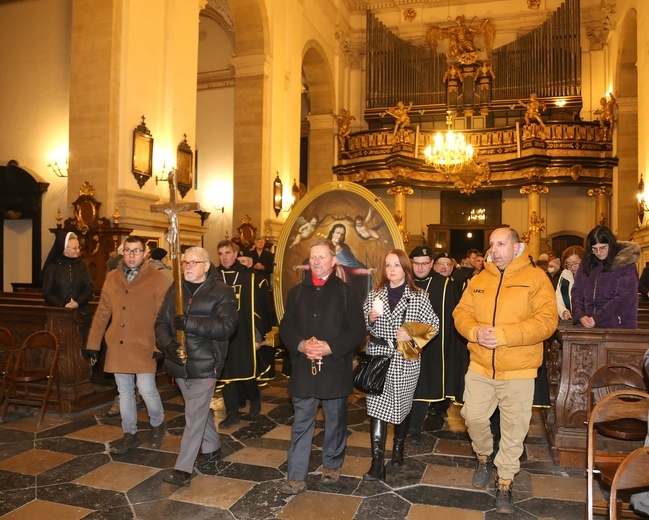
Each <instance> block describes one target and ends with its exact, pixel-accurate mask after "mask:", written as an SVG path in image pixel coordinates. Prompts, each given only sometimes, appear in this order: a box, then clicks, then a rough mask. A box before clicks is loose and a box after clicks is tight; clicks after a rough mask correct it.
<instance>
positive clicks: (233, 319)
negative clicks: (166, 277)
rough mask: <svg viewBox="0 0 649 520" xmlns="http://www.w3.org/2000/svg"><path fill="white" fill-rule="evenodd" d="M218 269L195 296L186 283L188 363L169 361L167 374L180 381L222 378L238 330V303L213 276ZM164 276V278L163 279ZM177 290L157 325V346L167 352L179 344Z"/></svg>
mask: <svg viewBox="0 0 649 520" xmlns="http://www.w3.org/2000/svg"><path fill="white" fill-rule="evenodd" d="M213 272H214V267H211V268H210V270H209V271H208V272H207V278H206V279H205V281H204V282H203V283H202V284H201V286H200V287H198V289H196V292H194V294H191V292H190V290H189V285H188V284H187V282H186V281H185V280H184V279H183V305H184V312H185V314H186V315H187V324H186V325H185V345H186V347H187V362H186V363H184V364H183V365H181V364H179V363H176V362H174V360H172V359H170V358H169V357H167V358H166V359H165V363H166V366H167V374H169V375H170V376H171V377H177V378H180V379H207V378H210V377H214V378H216V377H218V376H219V374H220V373H221V370H223V365H224V364H225V356H226V354H227V351H228V338H230V336H232V335H233V334H234V331H235V330H236V328H237V300H236V298H235V295H234V292H233V291H232V288H231V287H228V286H227V285H225V284H224V283H223V282H221V281H219V280H218V279H217V278H216V276H214V275H213ZM161 276H162V275H161ZM174 316H176V287H175V285H172V286H171V287H170V288H169V290H168V291H167V294H166V295H165V299H164V303H163V304H162V307H161V308H160V312H159V313H158V317H157V319H156V321H155V335H156V344H157V345H158V347H159V348H160V349H161V350H164V349H165V347H167V346H168V345H169V344H171V343H173V342H175V341H176V329H175V327H174Z"/></svg>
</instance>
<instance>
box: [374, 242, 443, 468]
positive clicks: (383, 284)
mask: <svg viewBox="0 0 649 520" xmlns="http://www.w3.org/2000/svg"><path fill="white" fill-rule="evenodd" d="M383 265H384V267H383V271H382V273H381V281H380V282H379V284H378V287H377V288H376V289H374V290H373V291H371V292H370V294H369V295H368V297H367V300H366V301H365V304H364V306H363V310H364V313H365V321H366V323H367V327H368V329H369V331H370V341H369V343H368V345H367V353H368V354H372V355H377V354H379V355H388V356H389V355H393V354H394V355H393V356H392V361H391V362H390V368H389V369H388V373H387V376H386V380H385V386H384V389H383V393H382V394H381V395H368V396H367V414H368V415H369V416H370V438H371V444H372V466H371V467H370V470H369V471H368V472H367V473H366V474H365V475H364V476H363V478H364V479H365V480H379V479H380V480H383V479H384V478H385V466H384V458H385V437H386V432H387V423H389V422H390V423H393V424H394V425H395V426H394V447H393V449H392V465H393V466H396V467H399V466H401V465H403V448H404V443H405V438H406V435H407V433H408V419H407V417H408V414H409V413H410V408H411V407H412V396H413V394H414V392H415V388H416V386H417V379H418V378H419V367H420V360H419V359H416V360H413V361H407V360H406V359H404V358H403V357H402V356H401V355H400V354H399V353H395V347H396V344H397V341H412V340H413V338H411V337H410V335H408V333H407V332H406V331H405V330H403V328H402V327H401V326H402V324H403V323H406V322H418V323H423V324H426V325H430V326H432V327H433V328H434V329H438V327H439V319H438V318H437V316H436V315H435V313H434V312H433V308H432V307H431V304H430V300H429V299H428V297H427V296H426V293H425V292H424V291H422V290H421V289H419V288H418V287H417V286H416V285H415V284H414V281H413V280H414V276H413V274H412V267H411V266H410V262H409V260H408V255H407V254H406V252H405V251H402V250H401V249H394V250H392V251H390V252H388V253H387V254H386V256H385V261H384V264H383Z"/></svg>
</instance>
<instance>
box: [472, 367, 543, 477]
mask: <svg viewBox="0 0 649 520" xmlns="http://www.w3.org/2000/svg"><path fill="white" fill-rule="evenodd" d="M464 384H465V387H464V406H463V407H462V411H461V415H462V417H464V421H465V423H466V426H467V429H468V430H469V436H470V437H471V445H472V447H473V451H475V453H476V454H477V455H491V453H492V452H493V436H492V434H491V428H490V427H489V418H490V417H491V415H492V414H493V413H494V410H495V409H496V406H497V407H499V408H500V430H501V434H500V435H501V437H500V447H499V449H498V454H497V455H496V458H495V460H494V464H495V466H496V467H497V468H498V476H499V477H500V478H502V479H507V480H513V479H514V475H516V474H517V473H518V471H519V470H520V467H521V464H520V458H521V455H522V454H523V449H524V441H525V436H526V435H527V431H528V430H529V427H530V419H531V418H532V401H533V399H534V379H510V380H507V381H497V380H495V379H490V378H487V377H484V376H481V375H480V374H477V373H476V372H473V371H471V370H469V371H468V372H467V373H466V376H465V378H464Z"/></svg>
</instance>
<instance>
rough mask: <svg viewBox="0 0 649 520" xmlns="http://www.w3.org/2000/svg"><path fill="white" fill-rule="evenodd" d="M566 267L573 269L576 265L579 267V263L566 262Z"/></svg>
mask: <svg viewBox="0 0 649 520" xmlns="http://www.w3.org/2000/svg"><path fill="white" fill-rule="evenodd" d="M565 265H566V267H575V266H576V265H579V262H566V264H565Z"/></svg>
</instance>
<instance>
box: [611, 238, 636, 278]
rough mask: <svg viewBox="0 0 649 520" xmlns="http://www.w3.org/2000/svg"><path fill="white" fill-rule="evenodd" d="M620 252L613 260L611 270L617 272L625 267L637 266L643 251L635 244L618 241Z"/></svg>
mask: <svg viewBox="0 0 649 520" xmlns="http://www.w3.org/2000/svg"><path fill="white" fill-rule="evenodd" d="M617 245H618V246H619V247H618V251H617V254H616V255H615V258H614V259H613V263H612V265H611V270H613V271H615V270H616V269H620V268H621V267H624V266H625V265H629V264H635V263H636V262H637V261H638V259H639V258H640V253H641V249H640V246H639V245H638V244H636V243H635V242H627V241H622V240H620V241H618V243H617Z"/></svg>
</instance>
